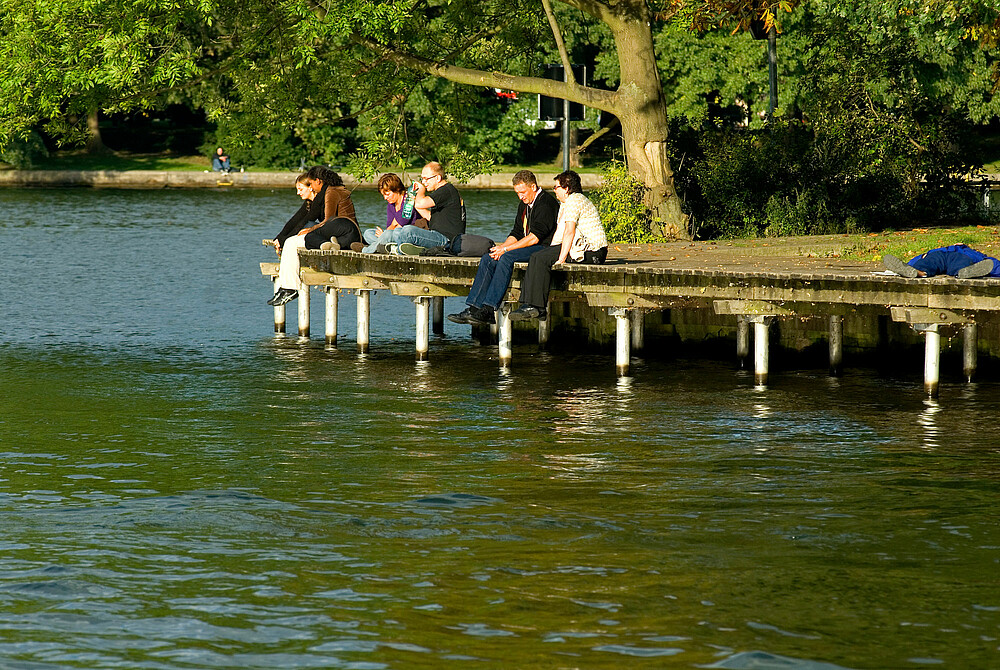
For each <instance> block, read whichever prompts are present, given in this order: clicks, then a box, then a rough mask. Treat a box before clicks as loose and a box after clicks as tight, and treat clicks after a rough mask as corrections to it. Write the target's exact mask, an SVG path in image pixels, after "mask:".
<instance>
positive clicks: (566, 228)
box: [556, 200, 581, 263]
mask: <svg viewBox="0 0 1000 670" xmlns="http://www.w3.org/2000/svg"><path fill="white" fill-rule="evenodd" d="M580 211H581V209H580V206H579V203H578V202H576V201H575V200H574V201H573V202H570V201H569V200H566V202H564V203H563V206H562V215H563V238H562V244H561V245H560V247H559V258H558V259H557V260H556V263H565V262H566V259H567V258H568V257H569V252H570V249H572V248H573V240H574V238H576V224H577V222H579V220H580Z"/></svg>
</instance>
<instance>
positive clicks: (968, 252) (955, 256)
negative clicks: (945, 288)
mask: <svg viewBox="0 0 1000 670" xmlns="http://www.w3.org/2000/svg"><path fill="white" fill-rule="evenodd" d="M882 265H884V266H885V267H886V269H888V270H892V271H893V272H895V273H896V274H898V275H900V276H903V277H909V278H910V279H916V278H917V277H933V276H935V275H951V276H953V277H958V278H959V279H975V278H977V277H990V278H994V279H996V278H1000V260H997V259H996V258H993V257H992V256H987V255H986V254H984V253H983V252H981V251H976V250H975V249H973V248H972V247H970V246H968V245H966V244H952V245H949V246H947V247H938V248H936V249H931V250H930V251H926V252H924V253H922V254H920V255H918V256H914V257H913V258H911V259H910V260H909V261H907V262H905V263H904V262H903V261H902V259H900V258H898V257H896V256H893V255H892V254H886V255H885V256H883V257H882Z"/></svg>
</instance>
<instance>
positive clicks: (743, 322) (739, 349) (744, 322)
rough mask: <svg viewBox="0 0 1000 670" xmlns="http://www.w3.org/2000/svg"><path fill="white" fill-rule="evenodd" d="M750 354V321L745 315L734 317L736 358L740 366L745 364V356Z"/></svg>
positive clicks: (742, 366) (743, 366)
mask: <svg viewBox="0 0 1000 670" xmlns="http://www.w3.org/2000/svg"><path fill="white" fill-rule="evenodd" d="M749 355H750V321H749V320H748V319H747V317H746V316H743V315H740V316H737V317H736V360H737V361H739V363H740V367H741V368H745V367H746V366H747V356H749Z"/></svg>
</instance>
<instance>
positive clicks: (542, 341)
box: [538, 303, 552, 347]
mask: <svg viewBox="0 0 1000 670" xmlns="http://www.w3.org/2000/svg"><path fill="white" fill-rule="evenodd" d="M551 309H552V304H551V303H550V304H549V309H547V310H546V311H545V318H544V319H539V320H538V346H540V347H544V346H545V345H547V344H548V343H549V335H551V334H552V328H551V326H552V313H551Z"/></svg>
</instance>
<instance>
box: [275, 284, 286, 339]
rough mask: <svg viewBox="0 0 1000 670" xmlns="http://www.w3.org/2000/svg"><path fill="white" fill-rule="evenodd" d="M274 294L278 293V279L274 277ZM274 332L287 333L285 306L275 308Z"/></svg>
mask: <svg viewBox="0 0 1000 670" xmlns="http://www.w3.org/2000/svg"><path fill="white" fill-rule="evenodd" d="M274 292H275V293H277V292H278V277H277V276H275V277H274ZM274 332H276V333H283V332H285V306H284V305H277V306H275V308H274Z"/></svg>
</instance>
